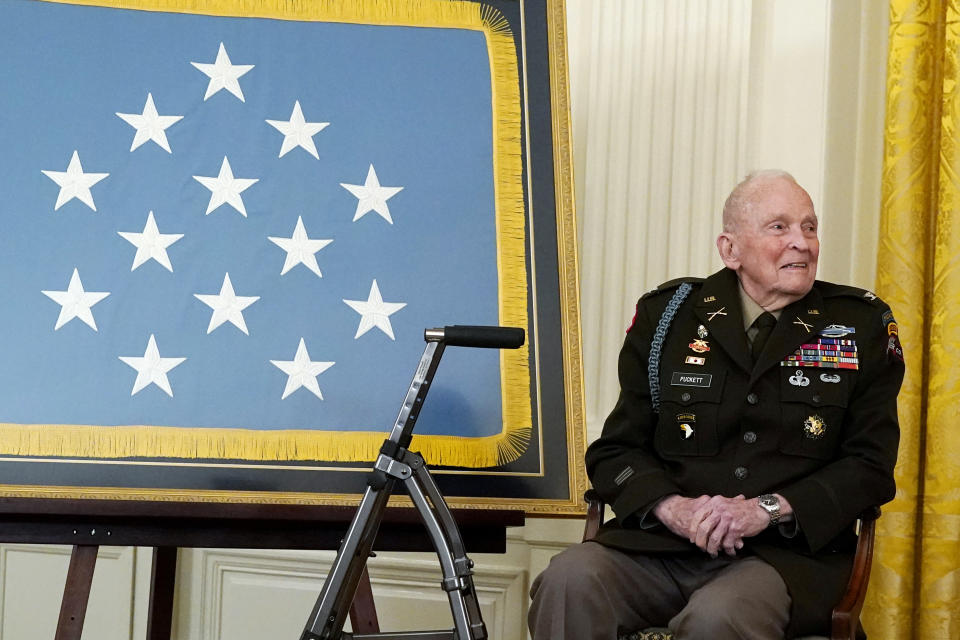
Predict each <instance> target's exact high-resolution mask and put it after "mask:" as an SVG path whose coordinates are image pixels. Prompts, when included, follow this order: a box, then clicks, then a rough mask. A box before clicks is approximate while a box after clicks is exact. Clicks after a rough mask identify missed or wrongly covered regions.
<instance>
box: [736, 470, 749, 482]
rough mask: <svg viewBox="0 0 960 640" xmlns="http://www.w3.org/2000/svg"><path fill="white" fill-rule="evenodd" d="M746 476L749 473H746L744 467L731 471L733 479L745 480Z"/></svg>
mask: <svg viewBox="0 0 960 640" xmlns="http://www.w3.org/2000/svg"><path fill="white" fill-rule="evenodd" d="M748 475H750V472H749V471H747V468H746V467H737V468H736V469H734V470H733V477H734V478H736V479H737V480H746V479H747V476H748Z"/></svg>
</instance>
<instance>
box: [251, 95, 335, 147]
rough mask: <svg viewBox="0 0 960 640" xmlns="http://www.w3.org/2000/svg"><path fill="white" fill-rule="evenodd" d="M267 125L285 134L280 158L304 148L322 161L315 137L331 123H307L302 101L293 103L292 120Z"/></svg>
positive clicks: (270, 121) (269, 121)
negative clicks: (289, 152)
mask: <svg viewBox="0 0 960 640" xmlns="http://www.w3.org/2000/svg"><path fill="white" fill-rule="evenodd" d="M267 124H269V125H270V126H271V127H273V128H274V129H276V130H277V131H279V132H280V133H282V134H283V144H282V145H280V157H281V158H282V157H283V156H284V154H286V153H287V152H288V151H291V150H293V149H296V148H297V147H303V148H304V149H305V150H306V151H307V153H309V154H310V155H312V156H313V157H314V158H316V159H317V160H319V159H320V156H319V154H317V146H316V145H315V144H314V143H313V136H315V135H317V134H318V133H320V132H321V131H323V130H324V129H326V128H327V125H329V124H330V123H329V122H307V121H306V119H305V118H304V117H303V111H301V110H300V101H299V100H297V101H296V102H294V103H293V113H291V114H290V120H289V121H284V120H267Z"/></svg>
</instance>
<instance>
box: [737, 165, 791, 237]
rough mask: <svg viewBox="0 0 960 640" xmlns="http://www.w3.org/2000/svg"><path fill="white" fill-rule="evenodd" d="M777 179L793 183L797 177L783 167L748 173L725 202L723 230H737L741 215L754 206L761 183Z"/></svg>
mask: <svg viewBox="0 0 960 640" xmlns="http://www.w3.org/2000/svg"><path fill="white" fill-rule="evenodd" d="M775 180H787V181H789V182H792V183H793V184H796V185H797V186H799V184H798V183H797V179H796V178H794V177H793V176H792V175H790V174H789V173H788V172H786V171H784V170H783V169H760V170H758V171H751V172H750V173H749V174H747V177H746V178H744V179H743V180H742V181H741V182H740V184H738V185H737V186H735V187H734V188H733V191H731V192H730V195H729V196H727V200H726V202H724V203H723V230H724V231H728V232H732V231H736V228H737V225H738V223H739V222H740V219H741V216H742V215H743V214H744V213H747V212H749V209H750V207H751V206H753V200H754V196H755V195H756V193H757V190H758V188H759V186H760V183H766V182H773V181H775Z"/></svg>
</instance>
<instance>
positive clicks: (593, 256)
mask: <svg viewBox="0 0 960 640" xmlns="http://www.w3.org/2000/svg"><path fill="white" fill-rule="evenodd" d="M567 4H568V9H567V11H568V23H569V30H568V44H569V62H570V70H571V71H570V73H571V96H572V104H573V113H572V116H573V136H574V153H575V176H576V193H577V211H578V226H579V229H580V259H581V288H582V289H581V293H582V301H581V307H582V309H583V317H582V334H583V340H584V344H583V352H584V369H585V370H584V379H585V383H586V398H585V400H586V407H587V419H588V432H589V434H590V437H591V439H592V438H593V437H596V435H597V434H598V433H599V429H600V426H601V423H602V420H603V417H604V415H605V414H606V412H607V411H608V410H609V408H610V407H611V406H612V405H613V402H614V400H615V398H616V393H617V383H616V377H615V373H616V355H617V351H618V350H619V346H620V342H621V340H622V337H623V333H622V332H623V330H624V328H625V326H626V323H627V322H628V321H629V319H630V317H631V316H632V307H633V304H634V303H635V301H636V299H637V297H639V296H640V295H641V294H642V293H643V292H644V291H646V290H648V289H650V288H652V287H654V286H656V285H657V284H658V283H660V282H662V281H664V280H667V279H670V278H673V277H677V276H682V275H706V274H707V273H709V272H711V271H713V270H714V269H716V268H718V267H719V264H720V263H719V261H718V260H717V258H716V257H715V249H714V246H713V239H714V237H715V235H716V233H717V232H718V230H719V224H718V213H719V210H720V206H721V205H722V202H723V199H724V197H725V196H726V193H727V192H728V191H729V189H730V188H731V187H732V186H733V185H734V184H735V183H736V182H737V181H738V179H739V178H741V177H742V176H743V175H744V174H746V173H747V172H748V171H749V170H751V169H755V168H762V167H780V168H784V169H787V170H789V171H791V172H792V173H793V174H794V175H795V176H796V177H797V178H798V180H799V181H800V182H801V183H802V184H804V185H805V186H806V187H807V188H808V190H809V191H810V193H811V195H812V196H813V199H814V203H815V205H816V207H817V209H818V211H819V213H820V216H821V220H822V236H821V239H822V241H823V252H822V254H821V277H823V278H826V279H832V280H839V281H846V282H851V283H853V284H858V285H860V286H865V287H870V286H872V283H873V278H874V270H875V258H874V255H875V252H876V229H877V219H878V215H879V176H880V150H881V145H882V140H881V134H882V116H883V91H884V66H885V56H886V44H885V43H886V24H885V21H886V8H885V6H884V5H885V4H886V3H885V2H879V1H871V0H833V1H831V0H804V1H803V2H796V1H795V0H753V1H752V2H751V1H750V0H568V3H567ZM579 531H580V523H579V522H576V521H550V520H532V521H530V522H529V523H528V524H527V526H526V527H524V528H522V529H517V530H513V531H511V532H510V540H509V545H508V547H509V548H508V553H506V554H504V555H478V556H475V557H474V559H475V560H476V561H477V576H476V583H477V585H478V589H479V592H480V599H481V603H482V608H483V614H484V620H485V622H486V624H487V628H488V630H489V631H490V633H491V638H495V639H496V640H520V639H521V638H525V637H526V631H525V626H524V615H525V612H526V606H527V599H526V591H527V589H528V587H529V583H530V581H531V579H532V576H534V575H536V573H537V572H539V570H540V569H541V568H542V567H543V566H544V565H545V564H546V563H547V561H548V560H549V557H550V556H551V555H553V554H554V553H556V552H557V551H559V550H560V549H562V548H563V547H564V546H565V545H566V544H568V543H569V542H570V541H572V540H575V539H576V538H577V537H578V536H579ZM180 557H181V563H180V570H179V575H178V593H177V601H176V623H175V628H174V637H175V638H176V639H177V640H201V639H202V640H226V639H227V638H229V639H230V640H255V639H256V640H262V639H263V638H271V639H276V638H289V639H290V640H295V639H296V638H298V637H299V634H300V631H301V629H302V628H303V625H304V623H305V622H306V617H307V614H308V613H309V611H310V608H311V607H312V605H313V603H314V601H315V600H316V597H317V594H318V593H319V590H320V586H321V582H322V576H323V573H324V571H325V570H326V569H327V567H328V566H329V563H330V561H331V559H332V554H331V553H329V552H312V553H311V552H293V551H283V552H279V551H274V552H262V551H229V550H216V549H199V550H184V551H182V552H181V556H180ZM68 558H69V551H68V550H67V549H64V548H51V547H43V546H35V545H3V546H2V547H0V640H28V639H29V640H33V639H34V638H36V637H52V635H53V630H54V628H55V625H56V619H57V612H58V607H59V604H58V603H59V598H60V595H61V594H62V590H63V579H64V576H65V575H66V567H67V561H68ZM149 561H150V553H149V550H145V549H129V548H105V549H103V550H102V551H101V555H100V561H99V563H98V566H97V573H96V575H95V577H94V585H93V598H92V602H91V606H90V610H89V612H88V616H87V624H86V627H85V630H84V638H85V639H86V640H115V639H116V640H121V639H127V638H130V639H132V638H137V639H139V638H143V637H144V630H145V628H146V609H145V602H146V598H147V595H148V593H149V589H148V580H149V575H150V567H149ZM370 567H371V573H372V577H373V583H374V592H375V594H376V596H377V598H378V607H379V610H380V617H381V623H382V627H383V628H384V629H385V630H387V629H389V630H399V629H412V628H444V627H447V628H449V627H450V626H451V624H450V622H449V614H448V612H447V611H446V607H445V605H444V597H445V596H444V595H443V593H442V592H441V591H440V589H439V586H438V580H439V569H438V568H437V566H436V563H435V562H434V561H433V560H432V559H431V558H430V557H429V556H427V555H421V554H415V555H414V554H411V555H399V554H382V555H381V556H380V557H378V558H375V559H373V560H372V561H371V565H370Z"/></svg>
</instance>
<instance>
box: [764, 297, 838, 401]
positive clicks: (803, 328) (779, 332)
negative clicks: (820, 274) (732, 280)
mask: <svg viewBox="0 0 960 640" xmlns="http://www.w3.org/2000/svg"><path fill="white" fill-rule="evenodd" d="M828 322H829V318H827V313H826V310H825V309H824V308H823V297H822V296H821V295H820V292H819V291H818V290H817V288H816V286H814V288H813V289H811V290H810V293H808V294H807V295H806V296H805V297H804V298H802V299H801V300H798V301H796V302H794V303H793V304H790V305H788V306H787V307H785V308H784V310H783V313H782V314H780V320H779V321H778V322H777V326H775V327H774V328H773V333H771V334H770V339H769V340H767V344H766V345H765V346H764V347H763V351H762V352H761V353H760V357H758V358H757V363H756V366H754V367H753V370H752V375H751V377H750V384H753V382H754V381H755V380H756V379H757V378H759V377H760V376H761V375H762V374H763V373H764V372H765V371H766V370H767V369H769V368H770V367H773V366H780V362H781V361H782V360H783V359H784V358H786V357H787V356H788V355H790V354H792V353H793V352H794V351H795V350H796V349H797V348H799V347H800V345H801V344H803V343H805V342H811V341H812V340H814V339H815V338H816V335H817V333H819V332H820V330H821V329H823V328H824V327H825V326H826V325H827V324H828Z"/></svg>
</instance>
